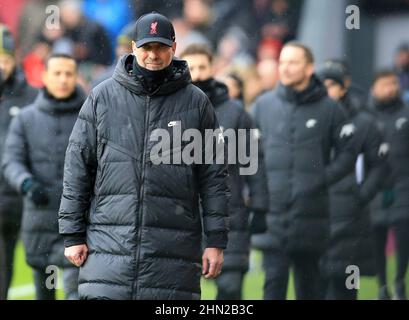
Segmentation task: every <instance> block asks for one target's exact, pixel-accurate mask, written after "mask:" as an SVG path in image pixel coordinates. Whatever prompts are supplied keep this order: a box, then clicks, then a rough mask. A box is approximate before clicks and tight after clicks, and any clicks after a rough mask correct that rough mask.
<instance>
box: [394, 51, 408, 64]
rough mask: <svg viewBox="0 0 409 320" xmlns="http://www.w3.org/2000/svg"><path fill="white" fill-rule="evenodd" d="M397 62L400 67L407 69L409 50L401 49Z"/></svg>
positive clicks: (396, 58) (397, 55)
mask: <svg viewBox="0 0 409 320" xmlns="http://www.w3.org/2000/svg"><path fill="white" fill-rule="evenodd" d="M395 63H396V66H397V67H398V68H403V69H407V68H408V67H409V50H401V51H399V52H398V53H397V54H396V57H395Z"/></svg>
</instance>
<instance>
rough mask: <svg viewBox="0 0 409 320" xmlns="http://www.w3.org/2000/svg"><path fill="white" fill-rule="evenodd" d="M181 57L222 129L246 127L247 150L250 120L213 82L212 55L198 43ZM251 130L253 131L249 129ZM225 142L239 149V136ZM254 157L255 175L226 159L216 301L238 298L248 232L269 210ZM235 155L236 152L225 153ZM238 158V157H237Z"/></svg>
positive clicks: (260, 228) (260, 227)
mask: <svg viewBox="0 0 409 320" xmlns="http://www.w3.org/2000/svg"><path fill="white" fill-rule="evenodd" d="M180 58H181V59H184V60H186V61H187V63H188V65H189V70H190V74H191V76H192V81H193V84H194V85H196V86H197V87H199V88H200V89H201V90H202V91H203V92H204V93H206V95H207V96H208V97H209V99H210V102H211V103H212V105H213V107H214V108H215V112H216V116H217V119H218V120H219V123H220V125H221V126H222V128H223V131H224V132H226V130H233V131H234V132H235V133H236V138H237V137H238V132H239V130H240V129H242V130H243V129H244V130H246V137H247V139H246V140H247V141H246V144H245V146H246V147H247V150H248V149H250V148H249V144H250V143H258V140H255V139H254V140H253V141H251V140H250V137H251V136H252V135H251V134H252V133H253V136H254V133H255V132H256V131H255V129H254V126H253V124H252V120H251V118H250V116H249V115H248V114H247V112H246V111H245V110H244V107H243V105H242V103H241V102H240V101H238V100H233V99H230V98H229V95H228V89H227V86H226V85H225V84H223V83H221V82H219V81H216V80H215V79H214V78H213V76H212V61H213V54H212V52H211V51H210V49H209V48H207V47H206V46H204V45H201V44H192V45H190V46H188V47H187V48H186V49H185V50H184V51H183V52H182V53H181V54H180ZM251 129H253V131H251ZM226 140H227V142H226V143H227V145H228V146H229V145H230V144H233V143H235V144H236V151H238V150H239V147H240V146H239V143H240V142H239V141H238V139H235V140H234V139H229V138H226ZM258 150H259V151H260V152H259V153H258V154H257V157H254V159H255V161H257V162H258V170H257V173H256V174H252V175H240V171H239V170H240V163H239V162H238V161H229V167H228V169H229V180H228V181H229V185H230V189H231V199H230V202H229V216H230V230H229V243H228V246H227V248H226V250H225V252H224V264H223V272H222V273H221V275H220V276H219V277H218V278H217V279H216V284H217V287H218V292H217V298H216V299H217V300H239V299H241V288H242V283H243V277H244V274H245V272H246V271H247V270H248V267H249V251H250V232H252V233H262V232H265V231H266V224H265V213H266V212H267V210H268V196H267V192H266V191H267V182H266V178H265V171H264V161H263V154H262V152H261V148H260V147H259V149H258ZM231 156H232V157H235V156H236V154H234V155H233V154H232V155H230V154H229V155H228V160H229V159H230V157H231ZM236 159H237V157H236ZM246 185H247V186H248V189H249V195H250V199H249V201H248V202H249V203H248V206H249V210H250V211H252V212H253V215H252V218H251V224H250V225H249V215H248V211H247V208H246V205H245V199H244V197H243V195H244V189H245V186H246Z"/></svg>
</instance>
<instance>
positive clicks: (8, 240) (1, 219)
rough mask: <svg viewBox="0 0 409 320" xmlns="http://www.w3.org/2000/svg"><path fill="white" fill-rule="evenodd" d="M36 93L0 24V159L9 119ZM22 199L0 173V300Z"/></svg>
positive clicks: (4, 291) (7, 278)
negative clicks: (18, 64) (20, 67)
mask: <svg viewBox="0 0 409 320" xmlns="http://www.w3.org/2000/svg"><path fill="white" fill-rule="evenodd" d="M37 93H38V92H37V90H36V89H34V88H32V87H30V86H29V85H28V84H27V82H26V80H25V78H24V74H23V72H22V71H21V70H20V69H19V68H18V67H17V65H16V59H15V57H14V41H13V38H12V35H11V33H10V31H9V30H8V28H7V27H6V26H5V25H2V24H0V157H2V156H3V149H4V141H5V140H6V136H7V130H8V128H9V125H10V122H11V119H12V118H13V117H14V116H16V115H17V114H18V113H19V111H20V109H21V108H23V107H24V106H26V105H28V104H30V103H32V102H33V100H34V99H35V97H36V95H37ZM22 210H23V205H22V199H21V197H20V196H19V195H18V193H17V192H16V191H14V190H13V188H11V187H10V185H9V184H8V183H7V181H6V179H4V176H3V173H0V300H5V299H6V298H7V291H8V288H9V286H10V281H11V279H12V275H13V274H12V272H13V262H14V249H15V246H16V243H17V239H18V234H19V230H20V225H21V216H22Z"/></svg>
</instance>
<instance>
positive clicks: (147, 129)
mask: <svg viewBox="0 0 409 320" xmlns="http://www.w3.org/2000/svg"><path fill="white" fill-rule="evenodd" d="M150 100H151V98H150V96H147V97H146V113H145V137H144V144H143V153H142V171H141V187H140V189H139V212H138V218H137V219H138V221H137V227H138V239H137V243H136V245H137V247H136V268H135V281H136V290H135V291H134V293H133V294H132V296H136V297H138V294H139V279H138V273H139V260H140V253H141V250H140V248H141V238H142V231H141V229H142V214H143V198H144V180H145V165H146V161H145V160H146V146H147V144H148V136H149V114H150V112H149V109H150Z"/></svg>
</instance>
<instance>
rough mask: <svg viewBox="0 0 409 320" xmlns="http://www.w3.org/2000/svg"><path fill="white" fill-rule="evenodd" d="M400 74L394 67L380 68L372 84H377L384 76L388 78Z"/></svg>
mask: <svg viewBox="0 0 409 320" xmlns="http://www.w3.org/2000/svg"><path fill="white" fill-rule="evenodd" d="M397 76H398V75H397V74H396V72H395V71H393V70H392V69H382V70H379V71H378V72H376V73H375V76H374V78H373V81H372V85H374V84H375V82H376V81H378V80H379V79H382V78H388V77H397Z"/></svg>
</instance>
